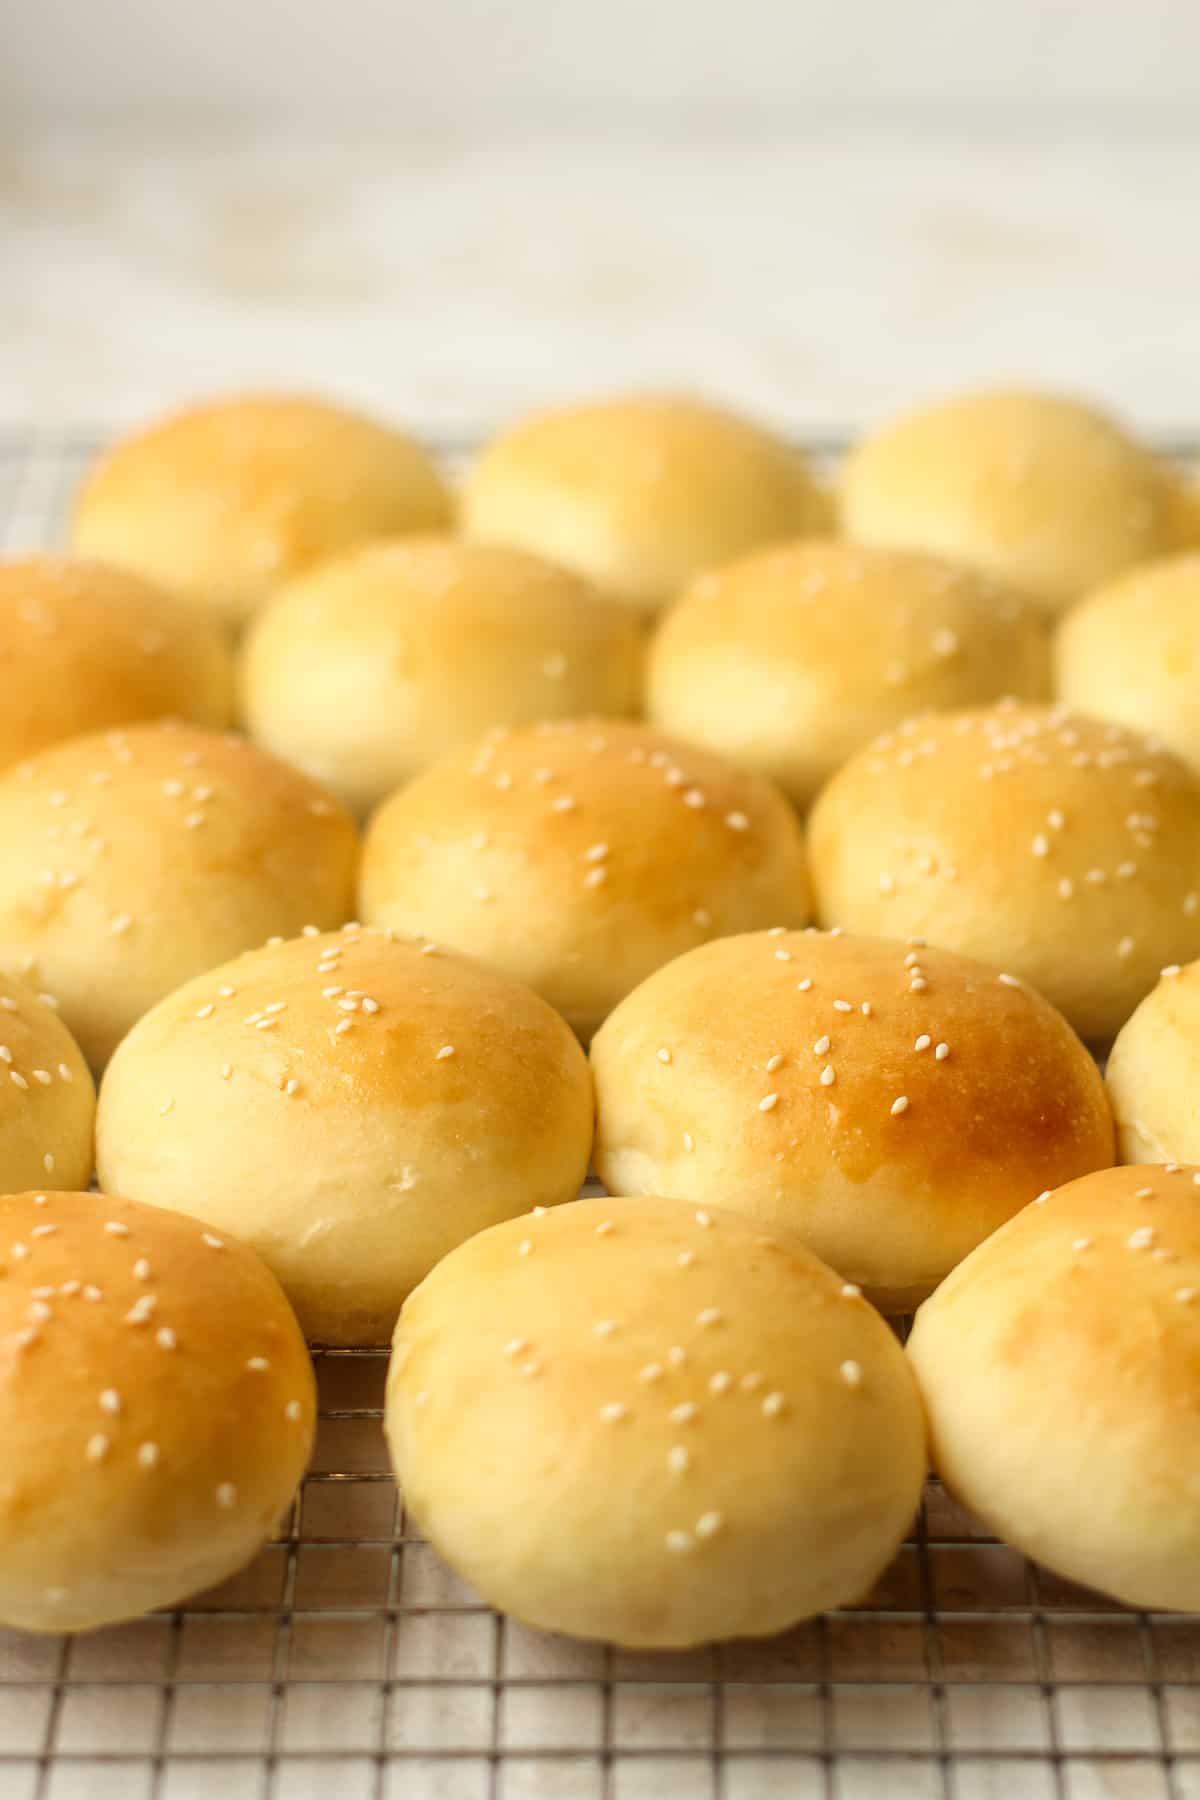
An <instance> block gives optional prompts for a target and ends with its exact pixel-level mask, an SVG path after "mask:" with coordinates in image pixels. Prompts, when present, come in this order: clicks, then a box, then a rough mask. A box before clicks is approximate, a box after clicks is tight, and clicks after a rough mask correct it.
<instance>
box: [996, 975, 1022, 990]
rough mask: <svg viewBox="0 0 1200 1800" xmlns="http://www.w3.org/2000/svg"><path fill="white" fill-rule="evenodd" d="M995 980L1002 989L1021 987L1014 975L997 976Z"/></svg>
mask: <svg viewBox="0 0 1200 1800" xmlns="http://www.w3.org/2000/svg"><path fill="white" fill-rule="evenodd" d="M996 980H997V981H998V982H999V983H1000V984H1001V986H1002V987H1014V988H1019V987H1020V985H1021V984H1020V982H1019V981H1018V980H1017V978H1016V976H1015V975H997V977H996Z"/></svg>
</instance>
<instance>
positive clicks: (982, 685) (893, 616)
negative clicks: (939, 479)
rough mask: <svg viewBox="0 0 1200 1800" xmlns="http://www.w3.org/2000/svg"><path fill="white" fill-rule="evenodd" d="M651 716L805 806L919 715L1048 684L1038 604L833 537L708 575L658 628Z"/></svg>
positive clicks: (1040, 691)
mask: <svg viewBox="0 0 1200 1800" xmlns="http://www.w3.org/2000/svg"><path fill="white" fill-rule="evenodd" d="M647 685H648V696H647V710H648V711H649V714H650V717H651V718H652V719H653V720H654V722H655V724H656V725H659V726H661V727H662V729H663V730H664V731H673V732H675V733H676V734H677V735H678V736H679V737H681V738H685V739H688V740H689V741H690V742H692V743H696V744H703V745H704V746H705V747H706V748H707V749H709V750H715V751H718V752H719V753H720V754H721V755H723V756H728V757H730V758H731V759H732V760H733V761H734V762H738V763H741V764H743V765H744V766H745V767H747V768H752V769H757V770H759V772H760V773H761V774H763V775H769V776H770V777H771V778H772V780H774V781H777V782H778V783H779V785H780V786H781V787H782V788H783V789H784V790H785V792H786V793H788V794H789V795H790V796H791V798H792V799H793V800H794V801H796V803H797V805H800V806H807V805H809V803H810V802H811V801H812V799H813V796H814V795H815V794H816V792H817V789H818V788H819V787H820V786H821V785H822V783H823V782H825V781H827V780H828V778H829V777H830V776H831V775H832V774H833V773H834V771H835V770H836V769H838V768H840V767H841V765H842V763H844V762H845V761H846V759H847V757H848V756H850V755H852V753H853V752H854V751H855V750H857V749H858V748H859V746H860V745H861V744H864V743H866V742H867V741H868V740H869V739H870V738H873V737H874V736H875V735H876V733H877V732H880V731H885V730H887V729H888V728H889V727H891V726H894V725H898V724H899V723H900V721H901V720H902V719H906V718H909V717H910V716H911V715H912V714H913V713H921V712H928V711H931V710H932V711H945V710H946V709H947V708H950V707H962V706H970V705H973V704H976V703H979V702H983V701H988V700H998V699H1000V698H1001V696H1002V695H1005V694H1016V695H1019V696H1020V697H1021V698H1022V699H1029V700H1042V699H1045V698H1047V697H1048V695H1049V689H1050V673H1049V641H1048V633H1047V629H1046V625H1045V621H1044V618H1043V616H1042V615H1041V613H1040V611H1039V609H1037V608H1036V607H1034V606H1032V605H1031V604H1030V603H1029V602H1028V601H1026V600H1023V599H1020V598H1018V597H1016V596H1015V595H1013V594H1011V593H1006V592H1004V591H1003V590H1002V589H1000V588H998V587H997V586H996V584H995V583H993V582H991V581H989V580H987V579H986V577H984V576H981V575H978V574H976V573H975V572H974V571H973V570H970V569H963V568H956V567H955V566H954V565H952V564H950V563H946V562H943V561H941V560H940V559H938V558H935V557H931V556H917V555H911V554H906V553H903V552H895V551H886V550H871V549H867V548H864V547H862V546H859V545H854V544H846V543H839V542H836V541H835V540H833V539H826V538H812V539H809V540H807V541H804V542H801V543H792V544H784V545H780V546H778V547H776V548H773V549H768V550H759V551H757V552H755V553H754V554H753V555H751V556H748V557H745V558H744V559H743V560H741V561H740V562H735V563H730V564H728V565H726V567H724V568H722V569H716V570H713V571H711V572H710V573H708V574H706V575H702V576H700V577H699V579H698V580H697V581H695V582H694V583H693V584H692V586H691V588H689V590H688V591H687V593H686V594H685V595H684V597H683V599H682V600H681V601H680V602H679V604H678V605H677V606H675V607H672V609H671V610H670V611H669V612H668V613H667V615H666V617H665V618H664V620H663V623H662V625H661V626H660V628H659V631H658V634H657V636H656V638H655V640H654V644H653V648H652V651H651V656H650V664H649V671H648V684H647Z"/></svg>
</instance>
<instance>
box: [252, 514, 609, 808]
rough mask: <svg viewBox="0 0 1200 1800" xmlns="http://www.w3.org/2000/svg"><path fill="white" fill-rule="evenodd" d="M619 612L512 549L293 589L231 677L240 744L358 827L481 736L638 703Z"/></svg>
mask: <svg viewBox="0 0 1200 1800" xmlns="http://www.w3.org/2000/svg"><path fill="white" fill-rule="evenodd" d="M641 654H642V651H641V637H640V633H639V631H638V627H637V623H636V621H635V620H634V618H633V617H632V616H631V614H630V612H629V610H628V608H627V607H623V606H620V605H618V604H617V603H616V602H615V601H613V600H608V599H605V598H603V597H602V596H601V595H600V594H599V593H597V592H596V591H595V590H594V589H593V588H591V587H590V586H589V585H588V583H586V582H584V581H582V580H580V578H579V577H578V576H576V575H570V574H568V573H567V571H566V570H565V569H557V568H555V567H553V565H552V564H550V563H546V562H543V561H541V559H540V558H538V557H534V556H526V555H525V554H524V553H523V552H522V551H519V550H506V549H502V548H498V547H496V546H492V545H483V544H463V543H460V542H456V541H455V540H454V539H453V538H438V537H412V538H408V539H397V540H392V541H389V542H383V543H374V544H367V545H365V546H363V547H361V548H359V549H357V550H352V551H350V552H349V553H348V554H347V555H345V556H343V557H340V558H339V559H337V560H336V561H333V562H329V563H326V564H325V565H324V566H323V567H322V568H320V569H318V570H317V571H316V572H315V573H313V574H311V575H308V576H306V577H303V578H302V579H301V580H299V581H297V582H295V583H293V584H292V585H291V586H290V587H288V588H287V589H286V590H285V591H284V592H283V593H281V594H280V596H279V598H278V599H277V600H276V601H275V602H274V603H273V604H272V605H271V606H269V607H267V609H266V610H265V612H264V613H263V614H262V615H261V616H260V618H259V620H258V622H257V624H256V626H255V628H254V631H253V633H252V635H251V638H250V641H249V644H248V645H247V648H246V654H245V659H244V661H243V664H242V689H243V701H244V706H245V713H246V720H247V723H248V726H249V729H250V731H251V732H252V734H253V735H254V737H256V738H257V739H258V741H259V742H260V743H261V744H264V745H265V746H266V747H267V749H269V750H274V751H276V752H277V753H278V754H279V755H280V756H286V757H288V758H289V759H290V761H292V762H294V763H295V764H296V765H297V767H298V768H302V769H306V770H307V771H308V773H309V774H310V775H314V776H316V777H317V779H318V780H321V781H324V782H325V783H327V785H328V786H329V788H330V790H331V791H332V792H333V793H335V794H337V795H338V796H339V797H340V798H341V799H342V800H344V801H345V803H346V804H347V806H350V807H352V808H354V809H355V810H356V811H358V812H366V811H367V810H368V809H369V808H370V807H372V806H374V805H375V804H376V802H377V801H379V800H382V799H383V797H384V796H385V794H389V793H391V791H392V789H393V788H395V787H397V786H398V785H399V784H400V782H402V781H407V780H408V779H409V778H410V777H411V776H413V775H415V774H416V773H417V772H418V770H420V769H423V768H425V767H426V765H427V764H429V763H431V762H433V761H435V759H436V758H437V757H439V756H442V755H444V754H445V753H446V752H447V751H449V750H453V749H455V748H457V746H458V745H460V744H464V743H469V742H471V741H472V740H473V739H474V738H476V737H478V735H479V733H480V732H481V731H485V730H486V729H487V728H488V726H490V725H516V724H521V723H523V722H524V721H526V720H529V719H541V718H564V717H572V716H574V715H576V714H579V713H587V712H600V713H614V714H619V713H629V712H632V711H634V710H635V708H636V706H637V703H638V691H639V687H640V664H641Z"/></svg>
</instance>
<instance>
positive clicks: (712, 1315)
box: [696, 1306, 724, 1327]
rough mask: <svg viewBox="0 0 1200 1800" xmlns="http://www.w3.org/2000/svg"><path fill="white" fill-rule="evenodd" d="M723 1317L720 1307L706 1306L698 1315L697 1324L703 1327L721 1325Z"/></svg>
mask: <svg viewBox="0 0 1200 1800" xmlns="http://www.w3.org/2000/svg"><path fill="white" fill-rule="evenodd" d="M723 1316H724V1315H723V1314H722V1312H721V1309H720V1307H719V1306H706V1307H705V1308H704V1310H703V1312H698V1313H697V1314H696V1323H697V1325H699V1326H701V1327H706V1326H709V1325H719V1324H720V1323H721V1320H722V1318H723Z"/></svg>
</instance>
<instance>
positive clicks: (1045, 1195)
mask: <svg viewBox="0 0 1200 1800" xmlns="http://www.w3.org/2000/svg"><path fill="white" fill-rule="evenodd" d="M1053 1191H1054V1190H1053V1188H1043V1189H1042V1191H1041V1193H1040V1194H1038V1196H1037V1197H1036V1199H1035V1200H1034V1202H1033V1204H1034V1205H1035V1206H1045V1204H1046V1202H1047V1200H1048V1199H1049V1198H1050V1195H1051V1194H1052V1193H1053Z"/></svg>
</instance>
